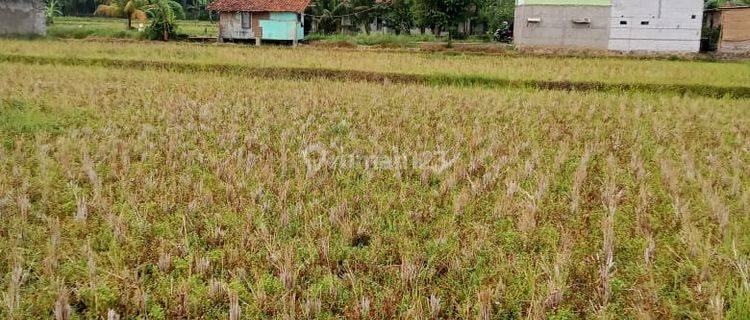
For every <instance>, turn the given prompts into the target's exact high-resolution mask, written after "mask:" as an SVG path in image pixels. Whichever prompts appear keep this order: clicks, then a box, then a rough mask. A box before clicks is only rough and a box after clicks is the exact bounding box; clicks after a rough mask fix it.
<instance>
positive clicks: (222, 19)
mask: <svg viewBox="0 0 750 320" xmlns="http://www.w3.org/2000/svg"><path fill="white" fill-rule="evenodd" d="M309 4H310V0H216V1H214V2H213V3H211V4H209V5H208V7H207V9H208V10H211V11H216V12H219V40H220V41H224V40H254V41H255V43H256V44H260V43H261V40H275V41H291V42H292V43H294V44H296V43H297V41H299V40H303V39H304V37H305V35H304V26H303V23H304V22H303V21H304V19H302V13H303V12H304V11H305V8H307V6H308V5H309Z"/></svg>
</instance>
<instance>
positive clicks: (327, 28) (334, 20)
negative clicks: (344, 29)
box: [308, 0, 351, 34]
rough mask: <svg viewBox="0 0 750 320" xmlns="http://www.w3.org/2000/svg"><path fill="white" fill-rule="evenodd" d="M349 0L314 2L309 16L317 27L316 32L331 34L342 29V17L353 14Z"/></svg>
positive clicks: (316, 0)
mask: <svg viewBox="0 0 750 320" xmlns="http://www.w3.org/2000/svg"><path fill="white" fill-rule="evenodd" d="M350 4H351V3H350V2H349V1H348V0H314V1H313V2H312V4H311V5H310V7H309V9H308V10H309V14H310V15H311V16H312V19H313V21H314V23H315V24H316V25H317V28H318V29H317V30H315V32H321V33H326V34H331V33H335V32H337V31H339V30H340V29H341V17H340V16H342V15H345V14H348V13H350V12H351V10H350V9H351V5H350Z"/></svg>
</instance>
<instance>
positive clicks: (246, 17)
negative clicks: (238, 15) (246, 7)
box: [242, 12, 250, 29]
mask: <svg viewBox="0 0 750 320" xmlns="http://www.w3.org/2000/svg"><path fill="white" fill-rule="evenodd" d="M242 29H250V12H243V13H242Z"/></svg>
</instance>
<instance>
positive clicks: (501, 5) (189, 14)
mask: <svg viewBox="0 0 750 320" xmlns="http://www.w3.org/2000/svg"><path fill="white" fill-rule="evenodd" d="M50 1H55V3H56V6H57V9H58V10H59V11H60V12H61V13H62V14H63V15H70V16H89V15H92V14H93V13H94V12H96V11H97V8H100V9H101V6H102V5H104V6H109V7H112V6H114V7H117V6H120V7H122V8H125V7H126V5H127V3H128V2H130V3H139V2H143V3H146V4H148V3H157V2H156V1H153V0H46V2H48V3H49V2H50ZM212 1H213V0H170V1H169V4H170V5H172V6H173V7H175V5H174V4H177V5H179V7H180V9H179V10H175V11H179V12H180V13H184V14H181V15H180V16H179V18H187V19H201V20H206V19H211V18H214V17H215V15H214V16H212V15H211V13H210V12H208V11H207V10H206V6H207V5H208V4H209V3H211V2H212ZM248 1H252V0H248ZM515 2H516V0H312V2H311V4H310V6H309V8H308V9H307V11H306V14H307V15H308V16H309V17H310V18H311V19H313V21H314V22H315V24H316V26H317V31H318V32H322V33H328V34H332V33H339V32H342V31H352V32H358V31H359V27H360V26H363V27H364V31H365V32H367V33H369V32H370V23H371V22H373V21H376V20H377V21H380V22H382V23H383V24H384V25H385V26H387V27H388V28H390V29H391V30H393V31H394V32H396V33H408V32H409V31H410V30H412V29H415V28H418V29H420V30H422V31H424V30H427V29H429V30H431V31H432V33H433V34H443V33H444V32H449V33H450V34H452V35H459V33H460V32H459V30H458V25H459V24H460V23H462V22H467V21H470V22H471V24H473V25H484V26H485V28H484V29H485V30H487V31H490V32H492V31H494V30H497V29H499V28H503V27H505V26H507V23H510V22H512V21H513V13H514V9H515ZM705 3H706V7H707V8H712V7H719V6H722V5H726V4H738V5H750V0H705ZM115 13H118V12H115ZM134 14H138V13H137V12H128V13H125V12H119V15H120V16H122V17H125V18H132V19H136V18H140V17H134V16H133V15H134ZM109 15H110V16H117V14H109Z"/></svg>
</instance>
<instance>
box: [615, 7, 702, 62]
mask: <svg viewBox="0 0 750 320" xmlns="http://www.w3.org/2000/svg"><path fill="white" fill-rule="evenodd" d="M702 24H703V0H613V1H612V20H611V21H610V30H611V32H610V36H609V37H610V39H609V49H610V50H615V51H667V52H698V50H700V39H701V28H702Z"/></svg>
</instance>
